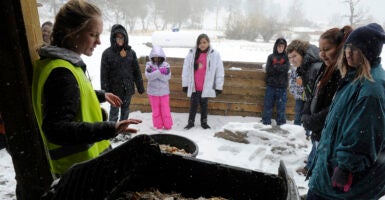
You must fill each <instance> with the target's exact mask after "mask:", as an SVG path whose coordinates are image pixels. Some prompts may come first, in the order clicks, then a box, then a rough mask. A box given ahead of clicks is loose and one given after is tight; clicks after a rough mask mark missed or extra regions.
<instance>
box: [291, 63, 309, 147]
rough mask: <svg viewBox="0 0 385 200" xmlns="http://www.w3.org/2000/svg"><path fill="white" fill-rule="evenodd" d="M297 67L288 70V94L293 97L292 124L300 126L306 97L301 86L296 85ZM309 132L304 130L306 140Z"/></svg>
mask: <svg viewBox="0 0 385 200" xmlns="http://www.w3.org/2000/svg"><path fill="white" fill-rule="evenodd" d="M297 78H298V75H297V67H293V68H292V69H291V70H290V75H289V92H290V94H292V95H293V96H294V99H295V106H294V124H295V125H298V126H301V125H302V122H301V117H302V110H303V107H304V105H305V102H306V95H305V92H304V89H303V86H302V85H298V84H297ZM309 137H310V131H309V130H306V139H307V140H309Z"/></svg>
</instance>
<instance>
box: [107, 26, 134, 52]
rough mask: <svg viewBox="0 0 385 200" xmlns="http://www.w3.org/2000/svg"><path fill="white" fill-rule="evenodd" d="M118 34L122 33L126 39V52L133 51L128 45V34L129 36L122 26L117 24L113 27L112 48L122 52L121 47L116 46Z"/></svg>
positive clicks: (124, 45)
mask: <svg viewBox="0 0 385 200" xmlns="http://www.w3.org/2000/svg"><path fill="white" fill-rule="evenodd" d="M117 33H121V34H122V35H123V37H124V44H123V48H124V49H126V50H129V49H131V47H130V46H129V45H128V41H129V40H128V34H127V31H126V29H125V28H124V27H123V26H122V25H120V24H115V25H113V26H112V28H111V35H110V43H111V47H112V48H113V49H114V50H117V51H120V50H121V47H118V45H117V44H116V40H115V35H116V34H117Z"/></svg>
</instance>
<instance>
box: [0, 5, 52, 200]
mask: <svg viewBox="0 0 385 200" xmlns="http://www.w3.org/2000/svg"><path fill="white" fill-rule="evenodd" d="M36 6H37V4H36V0H2V1H1V2H0V22H1V23H0V24H2V29H1V31H0V38H1V40H2V44H1V45H0V70H1V72H0V94H1V98H0V112H1V113H2V116H3V119H4V122H5V129H6V138H7V140H8V149H9V151H10V154H11V156H12V161H13V165H14V168H15V173H16V181H17V186H16V195H17V199H40V197H41V195H42V194H43V193H44V192H45V191H47V189H48V188H49V186H50V184H51V182H52V177H51V174H50V172H49V167H48V162H47V159H46V157H45V153H44V149H43V145H42V142H41V137H40V133H39V130H38V126H37V123H36V120H35V116H34V113H33V109H32V103H31V80H32V63H31V61H32V60H35V59H37V58H38V56H37V53H36V47H37V46H38V45H39V43H41V41H42V38H41V37H42V36H41V31H40V25H39V24H40V23H39V18H38V14H37V7H36Z"/></svg>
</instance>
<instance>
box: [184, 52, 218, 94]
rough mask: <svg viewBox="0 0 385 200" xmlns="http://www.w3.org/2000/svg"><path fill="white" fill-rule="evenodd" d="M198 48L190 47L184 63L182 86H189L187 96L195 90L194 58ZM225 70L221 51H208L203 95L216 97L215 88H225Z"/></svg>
mask: <svg viewBox="0 0 385 200" xmlns="http://www.w3.org/2000/svg"><path fill="white" fill-rule="evenodd" d="M195 52H196V48H193V49H190V51H189V53H188V54H187V56H186V58H185V59H184V63H183V71H182V87H188V90H187V96H188V97H191V94H192V93H193V92H195V82H194V60H195ZM224 77H225V72H224V68H223V62H222V59H221V56H220V55H219V52H218V51H216V50H214V49H211V48H210V49H209V50H208V51H207V67H206V76H205V81H204V85H203V91H202V97H205V98H206V97H212V98H214V97H216V94H215V90H223V83H224Z"/></svg>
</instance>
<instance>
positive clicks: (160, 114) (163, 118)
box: [148, 95, 173, 129]
mask: <svg viewBox="0 0 385 200" xmlns="http://www.w3.org/2000/svg"><path fill="white" fill-rule="evenodd" d="M148 98H149V99H150V104H151V110H152V124H153V125H154V127H155V128H157V129H161V128H164V129H171V127H172V124H173V123H172V118H171V111H170V95H164V96H153V95H148Z"/></svg>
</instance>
